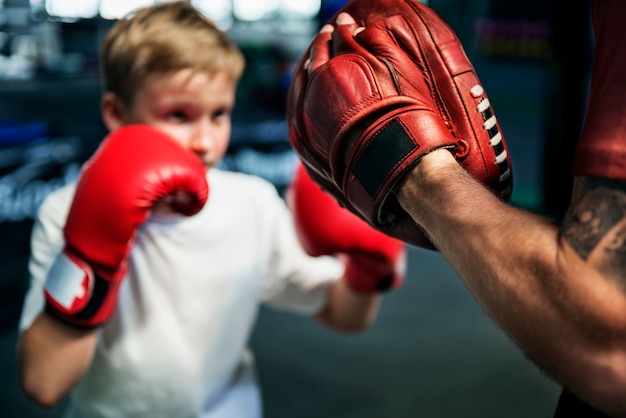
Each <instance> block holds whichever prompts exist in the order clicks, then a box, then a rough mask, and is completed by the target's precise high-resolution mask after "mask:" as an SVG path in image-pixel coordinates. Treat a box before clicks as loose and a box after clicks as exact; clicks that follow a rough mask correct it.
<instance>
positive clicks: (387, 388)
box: [0, 64, 560, 418]
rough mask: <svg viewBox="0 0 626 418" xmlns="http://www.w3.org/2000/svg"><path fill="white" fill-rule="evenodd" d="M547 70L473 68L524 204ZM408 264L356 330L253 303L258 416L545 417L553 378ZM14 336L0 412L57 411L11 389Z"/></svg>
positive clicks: (436, 277)
mask: <svg viewBox="0 0 626 418" xmlns="http://www.w3.org/2000/svg"><path fill="white" fill-rule="evenodd" d="M544 71H545V70H544V69H542V68H540V67H537V66H533V65H529V66H528V67H523V66H519V65H517V64H516V65H512V66H499V67H497V68H494V67H490V68H485V69H480V70H479V74H480V75H481V80H482V81H483V84H484V85H485V87H486V90H487V92H488V93H490V99H491V101H492V103H493V104H494V108H495V111H496V114H497V115H498V118H499V120H500V124H501V126H502V128H503V131H504V132H505V135H506V137H507V142H508V145H509V148H510V151H511V155H512V158H513V167H514V170H515V176H516V177H515V184H516V186H515V187H516V191H515V194H514V196H515V198H516V201H517V202H518V203H519V204H521V206H528V207H531V208H532V207H533V206H534V205H535V204H536V203H537V199H538V196H540V192H541V191H540V184H541V180H540V169H541V167H540V164H541V158H538V156H539V157H540V156H541V143H542V142H541V141H542V138H543V133H542V131H541V129H542V121H541V117H542V116H541V114H542V113H541V112H542V106H541V103H542V100H543V98H542V97H541V94H540V92H539V89H540V86H541V77H542V76H543V75H542V74H543V72H544ZM511 79H513V80H515V83H511V82H510V80H511ZM408 262H409V263H408V272H407V273H408V274H407V279H406V281H405V283H404V285H403V286H402V287H401V288H400V289H398V290H397V291H395V292H392V293H389V294H387V295H385V298H384V302H383V306H382V311H381V313H380V315H379V318H378V320H377V322H376V323H375V324H374V326H373V327H372V328H371V329H370V330H368V331H367V332H365V333H363V334H359V335H350V336H346V335H338V334H334V333H332V332H330V331H328V330H326V329H324V328H322V327H321V326H319V325H317V324H316V323H314V322H313V321H310V320H309V319H308V318H302V317H298V316H294V315H289V314H284V313H281V312H276V311H270V310H262V311H261V316H260V318H259V323H258V326H257V328H256V330H255V333H254V335H253V338H252V345H253V347H254V349H255V352H256V356H257V362H258V367H259V374H260V380H261V385H262V390H263V393H264V402H265V410H266V418H308V417H311V418H319V417H325V418H351V417H355V418H356V417H358V418H415V417H425V418H452V417H463V418H474V417H475V418H501V417H513V418H541V417H546V418H549V417H551V416H552V413H553V411H554V407H555V405H556V402H557V398H558V395H559V392H560V389H559V387H558V386H556V385H555V384H554V383H553V382H552V381H550V380H549V379H548V378H546V377H545V376H544V375H542V373H541V372H540V371H539V370H538V369H537V368H536V367H535V366H534V365H533V364H531V363H530V362H529V361H528V360H527V359H526V358H525V357H524V355H523V354H522V353H521V352H520V351H519V350H518V349H517V348H516V347H515V346H514V345H513V344H512V343H511V342H510V341H509V340H508V339H507V338H506V336H505V334H504V333H503V332H502V331H501V330H500V329H498V328H497V327H496V326H495V325H494V324H493V322H492V321H491V320H490V319H489V318H488V316H487V315H486V314H485V313H484V312H483V311H482V310H481V308H480V306H479V305H478V304H477V303H476V302H475V301H474V299H473V298H472V296H471V295H470V293H469V292H468V290H467V289H466V288H465V287H464V285H463V284H462V282H461V280H460V279H459V277H458V276H457V275H456V273H455V272H454V271H453V270H452V269H451V268H450V266H449V265H448V264H447V262H446V261H445V260H444V259H443V258H442V257H441V255H440V254H439V253H437V252H432V251H427V250H422V249H418V248H413V247H410V248H409V258H408ZM537 325H538V326H540V324H537ZM15 340H16V335H15V332H14V330H10V331H9V332H6V333H4V334H2V335H0V369H1V370H2V372H1V373H0V416H1V417H2V418H45V417H58V416H60V410H61V408H56V409H54V410H51V411H44V410H42V409H40V408H37V407H35V406H33V405H32V404H30V403H29V402H28V401H27V400H26V399H25V398H24V396H23V394H22V393H21V392H20V389H19V386H18V377H17V364H16V360H15Z"/></svg>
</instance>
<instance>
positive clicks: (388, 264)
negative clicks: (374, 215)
mask: <svg viewBox="0 0 626 418" xmlns="http://www.w3.org/2000/svg"><path fill="white" fill-rule="evenodd" d="M286 199H287V203H288V205H289V207H290V209H291V211H292V213H293V216H294V222H295V225H296V231H297V233H298V237H299V238H300V242H301V243H302V246H303V248H304V249H305V251H306V252H307V253H308V254H309V255H311V256H314V257H318V256H322V255H339V256H341V257H343V258H345V262H346V271H345V275H344V276H345V279H346V281H347V283H348V285H349V286H350V287H351V288H352V289H353V290H355V291H357V292H361V293H374V292H379V291H385V290H388V289H394V288H397V287H398V286H400V284H401V283H402V281H403V279H404V273H405V267H406V248H405V245H404V243H403V242H402V241H400V240H397V239H394V238H391V237H389V236H387V235H385V234H383V233H382V232H379V231H377V230H375V229H373V228H372V227H370V226H369V225H368V224H367V223H366V222H365V221H363V220H362V219H361V218H359V217H358V216H356V215H355V214H353V213H351V212H350V211H348V210H347V209H344V208H342V207H341V206H339V204H338V203H337V202H336V201H335V200H334V199H333V198H332V197H331V196H330V195H328V194H327V193H325V192H324V191H322V189H321V188H320V187H319V186H318V185H317V184H316V183H314V182H313V180H311V178H310V177H309V176H308V174H307V173H306V171H305V170H304V168H303V167H302V165H298V167H297V169H296V172H295V176H294V179H293V181H292V183H291V185H290V187H289V189H288V190H287V195H286Z"/></svg>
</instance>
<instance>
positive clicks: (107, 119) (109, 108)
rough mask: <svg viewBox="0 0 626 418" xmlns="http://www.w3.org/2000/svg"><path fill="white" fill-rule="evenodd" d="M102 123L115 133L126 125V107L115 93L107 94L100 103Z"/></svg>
mask: <svg viewBox="0 0 626 418" xmlns="http://www.w3.org/2000/svg"><path fill="white" fill-rule="evenodd" d="M100 111H101V113H102V121H103V122H104V125H105V126H106V127H107V129H108V130H109V131H114V130H116V129H117V128H119V127H121V126H122V125H124V123H125V122H124V121H125V113H126V112H125V106H124V103H122V100H120V98H119V97H118V96H117V95H115V94H114V93H111V92H107V93H105V94H104V96H102V101H101V103H100Z"/></svg>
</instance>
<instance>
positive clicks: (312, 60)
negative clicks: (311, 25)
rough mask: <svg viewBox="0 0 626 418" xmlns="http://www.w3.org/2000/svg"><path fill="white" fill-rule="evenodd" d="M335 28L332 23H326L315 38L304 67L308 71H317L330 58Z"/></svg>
mask: <svg viewBox="0 0 626 418" xmlns="http://www.w3.org/2000/svg"><path fill="white" fill-rule="evenodd" d="M327 26H328V28H327ZM329 29H330V30H329ZM333 30H334V28H333V27H332V25H324V27H322V30H320V33H318V34H317V36H316V37H315V38H313V42H312V43H311V48H310V49H309V58H308V59H307V62H306V63H305V64H304V68H306V69H307V70H308V71H315V70H316V69H317V68H319V67H320V66H321V65H323V64H325V63H327V62H328V61H329V60H330V40H331V39H332V35H333Z"/></svg>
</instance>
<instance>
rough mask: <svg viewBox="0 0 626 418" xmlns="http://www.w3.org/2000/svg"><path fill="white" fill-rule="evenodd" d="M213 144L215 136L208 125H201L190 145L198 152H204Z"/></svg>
mask: <svg viewBox="0 0 626 418" xmlns="http://www.w3.org/2000/svg"><path fill="white" fill-rule="evenodd" d="M212 146H213V136H212V134H211V130H210V129H209V128H208V127H206V126H205V127H200V128H199V129H197V130H196V132H194V134H193V135H192V137H191V141H190V144H189V147H190V148H191V150H192V151H194V152H196V153H201V154H204V153H206V152H208V151H209V150H210V149H211V147H212Z"/></svg>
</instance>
